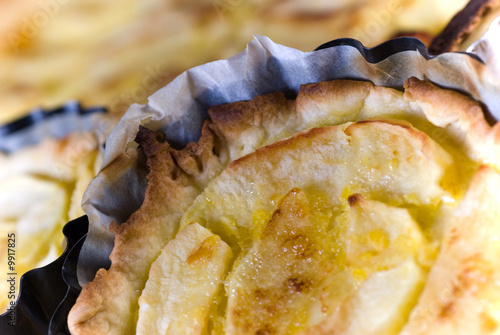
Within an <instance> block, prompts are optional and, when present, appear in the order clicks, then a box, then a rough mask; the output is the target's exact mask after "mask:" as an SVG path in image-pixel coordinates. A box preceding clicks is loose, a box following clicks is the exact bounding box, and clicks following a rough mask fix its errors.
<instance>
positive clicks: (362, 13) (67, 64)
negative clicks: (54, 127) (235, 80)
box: [0, 0, 466, 122]
mask: <svg viewBox="0 0 500 335" xmlns="http://www.w3.org/2000/svg"><path fill="white" fill-rule="evenodd" d="M465 3H466V0H454V1H452V0H446V1H432V0H417V1H413V0H412V1H410V0H391V1H389V2H387V1H383V0H357V1H346V0H343V1H335V2H329V1H312V2H311V1H309V2H307V3H306V2H303V1H296V0H287V1H273V0H236V1H231V0H215V1H212V0H210V1H208V0H206V1H177V0H173V1H160V2H158V1H153V0H147V1H138V0H127V1H125V2H124V1H116V0H115V1H106V2H102V1H96V0H90V1H82V0H80V1H78V0H77V1H56V0H44V1H33V0H23V1H13V0H10V1H2V2H1V3H0V13H3V14H2V20H0V60H1V61H2V64H3V68H4V69H5V70H4V71H2V72H1V73H0V97H1V99H0V122H7V121H10V120H12V119H15V118H16V117H18V116H19V115H20V113H23V112H24V111H26V110H30V109H31V108H33V107H35V106H41V107H47V108H48V107H53V106H56V105H59V104H61V103H64V102H65V101H67V100H69V99H76V100H79V101H81V102H82V103H83V104H85V105H104V106H107V107H109V109H110V111H111V112H113V113H114V112H116V113H118V114H121V113H123V112H125V110H126V109H127V108H128V106H130V105H131V104H132V103H134V102H138V103H145V102H146V100H147V97H148V96H150V95H151V94H152V93H153V92H155V91H156V90H158V89H160V88H161V87H163V86H165V84H167V83H168V82H170V81H171V80H172V79H173V78H175V76H177V75H178V74H180V73H181V72H183V71H185V70H187V69H189V68H191V67H193V66H196V65H199V64H203V63H206V62H209V61H212V60H217V59H224V58H227V57H230V56H232V55H234V54H236V53H237V52H239V51H241V50H243V49H244V48H245V45H246V43H247V42H248V41H249V40H251V39H252V35H254V34H259V35H265V36H269V37H270V38H271V39H273V40H274V41H276V42H277V43H281V44H284V45H288V46H291V47H294V48H297V49H299V50H303V51H309V50H313V49H314V48H316V47H317V46H319V45H321V44H323V43H324V42H327V41H329V40H332V39H335V38H340V37H351V38H355V39H358V40H360V41H361V42H362V43H364V44H365V45H367V46H374V45H376V44H378V43H381V42H383V41H385V40H387V39H389V38H391V37H393V36H395V35H396V34H398V33H400V32H408V31H411V32H415V31H417V32H420V33H423V34H428V35H431V36H434V35H435V34H437V33H439V32H440V31H441V30H442V29H443V27H444V26H445V25H446V24H447V22H448V21H449V20H450V18H451V17H452V16H453V15H454V14H455V13H457V12H458V11H459V10H460V9H461V8H462V7H463V6H464V5H465ZM118 9H119V10H118Z"/></svg>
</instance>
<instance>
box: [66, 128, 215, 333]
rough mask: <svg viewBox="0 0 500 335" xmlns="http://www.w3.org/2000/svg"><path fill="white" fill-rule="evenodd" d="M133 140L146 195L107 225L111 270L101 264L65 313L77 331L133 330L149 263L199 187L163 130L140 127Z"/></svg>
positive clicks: (172, 232) (207, 149) (195, 152)
mask: <svg viewBox="0 0 500 335" xmlns="http://www.w3.org/2000/svg"><path fill="white" fill-rule="evenodd" d="M205 133H206V134H207V132H205ZM206 136H208V137H209V138H210V137H211V136H210V135H206ZM137 142H138V143H140V144H141V145H142V146H143V148H144V153H145V154H146V156H147V158H148V166H149V167H150V169H151V171H150V173H149V175H148V180H149V184H148V187H147V189H146V195H145V201H144V203H143V205H142V206H141V208H140V209H139V210H138V211H136V212H135V213H134V214H133V215H132V216H131V217H130V219H129V220H128V221H127V222H125V223H123V224H122V225H120V226H118V225H116V224H112V225H111V226H110V229H111V230H112V231H113V233H114V234H115V247H114V249H113V252H112V253H111V255H110V259H111V262H112V264H111V267H110V269H109V270H104V269H101V270H99V271H98V272H97V274H96V278H95V279H94V281H93V282H92V283H89V284H88V285H86V286H85V287H84V288H83V290H82V292H81V294H80V297H79V299H78V304H76V305H75V307H74V308H73V309H72V311H71V313H70V314H69V317H68V326H69V328H70V330H71V332H72V333H75V334H98V333H109V334H127V333H133V332H134V329H135V324H136V321H137V310H138V303H137V299H138V298H139V294H140V292H141V291H142V289H143V288H144V285H145V283H146V279H147V274H148V271H149V268H150V266H151V263H152V262H153V260H154V259H155V258H156V257H157V256H158V253H159V251H160V250H161V248H162V247H163V246H164V245H165V243H166V242H167V241H169V240H170V239H172V238H173V237H174V235H175V233H176V232H177V227H178V224H177V221H178V219H179V218H180V216H181V215H182V213H183V212H184V210H185V209H186V208H187V206H189V205H190V204H191V202H192V201H193V200H194V198H195V197H196V196H197V195H198V193H199V190H198V189H197V187H196V185H195V182H194V181H193V180H192V179H191V178H190V176H189V175H188V174H187V173H186V172H184V171H183V170H182V169H181V167H180V166H179V165H178V164H176V161H175V160H174V154H173V152H174V150H173V149H171V148H170V146H169V145H168V143H167V142H166V141H165V140H164V139H163V138H162V137H161V134H155V133H153V132H152V131H149V130H147V129H146V128H141V130H140V131H139V133H138V135H137ZM202 143H203V141H202ZM197 149H199V150H197ZM188 150H190V152H192V153H193V154H192V156H191V158H192V159H193V160H195V159H197V155H200V156H204V155H203V153H204V152H211V150H212V147H211V146H210V143H207V145H206V146H205V147H201V146H198V148H196V149H194V150H192V147H189V149H188ZM182 156H183V159H182V160H180V162H181V163H180V165H181V166H182V165H188V166H189V164H183V162H185V161H188V160H187V158H186V157H185V156H184V155H182ZM207 161H209V160H207ZM188 163H189V162H188ZM158 199H161V200H160V201H158Z"/></svg>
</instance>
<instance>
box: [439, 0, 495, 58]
mask: <svg viewBox="0 0 500 335" xmlns="http://www.w3.org/2000/svg"><path fill="white" fill-rule="evenodd" d="M499 6H500V1H499V0H471V1H470V2H469V3H468V4H467V5H466V6H465V7H464V8H463V9H462V10H461V11H460V12H458V13H457V14H456V15H455V16H454V17H453V18H452V19H451V21H450V22H449V23H448V25H447V26H446V27H445V28H444V29H443V31H442V32H441V33H440V34H439V35H437V36H436V37H435V38H434V39H433V40H432V42H431V44H430V46H429V53H430V54H432V55H439V54H441V53H444V52H450V51H457V50H458V47H459V45H460V43H462V42H463V41H464V40H465V39H466V38H467V37H468V36H469V35H470V33H471V32H472V31H473V30H474V29H475V28H476V27H477V26H478V25H479V24H480V23H481V19H482V18H483V17H484V16H485V15H486V14H487V13H488V12H489V11H490V10H492V9H494V8H497V7H499Z"/></svg>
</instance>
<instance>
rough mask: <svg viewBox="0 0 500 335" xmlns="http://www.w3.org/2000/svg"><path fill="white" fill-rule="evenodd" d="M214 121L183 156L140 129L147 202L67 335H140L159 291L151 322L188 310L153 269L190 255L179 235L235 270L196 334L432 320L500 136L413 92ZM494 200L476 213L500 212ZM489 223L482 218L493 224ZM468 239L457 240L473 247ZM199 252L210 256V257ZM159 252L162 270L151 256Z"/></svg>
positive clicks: (291, 104) (264, 104) (120, 236)
mask: <svg viewBox="0 0 500 335" xmlns="http://www.w3.org/2000/svg"><path fill="white" fill-rule="evenodd" d="M209 116H210V120H209V121H207V122H206V123H205V125H204V127H203V131H202V137H201V139H200V141H199V142H198V143H191V144H189V145H188V146H187V147H186V148H185V149H183V150H180V151H178V150H174V149H172V148H170V147H169V145H168V143H166V142H165V141H163V140H162V138H161V136H160V135H158V134H155V133H154V132H152V131H150V130H147V129H145V128H142V129H140V131H139V133H138V136H137V141H138V142H139V143H140V144H141V146H142V148H143V151H144V153H145V154H146V157H147V161H148V167H149V168H150V173H149V176H148V187H147V191H146V195H145V200H144V203H143V205H142V206H141V208H140V209H139V210H138V211H137V212H135V213H134V214H133V215H132V217H131V218H130V219H129V220H128V221H127V222H126V223H124V224H122V225H120V226H117V225H114V224H113V225H112V226H111V229H112V230H113V232H114V233H115V236H116V237H115V239H116V240H115V248H114V249H113V252H112V254H111V256H110V259H111V261H112V265H111V268H110V269H109V270H104V269H101V270H99V272H98V273H97V275H96V278H95V279H94V281H93V282H91V283H89V284H87V285H86V286H85V287H84V289H83V291H82V293H81V295H80V297H79V298H78V300H77V302H76V304H75V306H74V307H73V309H72V311H71V312H70V316H69V320H68V323H69V327H70V330H71V332H72V333H73V334H87V333H88V334H90V333H92V334H99V333H110V334H132V333H134V332H135V331H136V322H137V319H141V310H140V308H139V304H141V308H143V310H147V306H148V305H151V303H154V304H157V303H158V304H161V302H158V301H155V300H154V299H153V297H154V296H155V291H154V290H157V291H156V292H157V294H158V295H159V296H162V297H164V304H165V305H160V306H162V307H159V308H160V309H163V310H165V311H167V310H169V308H168V306H174V305H176V304H177V305H179V306H191V305H192V303H193V301H192V299H194V298H193V297H194V296H196V295H195V294H194V293H193V295H190V294H189V293H186V294H185V295H179V294H176V293H175V291H172V294H173V295H172V296H175V297H176V298H175V299H176V300H175V301H171V300H169V299H170V298H169V296H170V295H169V291H168V290H169V288H166V287H163V286H161V285H158V283H159V282H161V281H162V280H163V279H162V272H159V270H158V269H160V268H161V267H163V266H167V268H164V269H170V265H168V264H173V263H172V262H173V261H172V257H174V256H172V255H173V254H172V250H174V249H176V248H179V243H180V245H181V246H182V247H184V248H186V250H194V249H196V247H189V248H188V247H187V245H186V244H185V243H187V242H182V241H188V240H189V241H192V240H191V239H189V238H187V237H186V236H197V235H196V234H198V233H195V232H189V230H192V229H193V227H197V226H198V225H199V226H201V227H205V228H206V229H208V230H209V231H210V234H213V235H211V236H218V237H220V239H221V240H222V241H224V242H225V243H227V244H228V245H229V246H230V247H231V249H232V255H233V256H232V258H231V260H230V261H229V262H228V263H227V264H228V270H226V272H225V275H223V276H222V277H221V278H223V281H224V283H225V286H224V289H223V290H220V291H219V293H218V294H217V299H216V300H215V301H214V304H213V305H211V306H208V305H207V304H204V305H203V306H200V308H201V309H200V311H203V312H200V313H194V314H193V315H196V327H194V328H190V329H191V330H190V331H192V332H193V333H199V331H200V330H205V331H208V332H212V333H214V334H219V333H227V334H262V333H269V334H283V333H303V334H330V333H332V332H333V333H341V334H359V333H370V332H371V333H385V334H392V333H398V332H399V331H400V330H402V329H403V330H405V331H409V333H410V334H412V333H413V332H415V331H416V330H414V329H411V330H408V329H407V328H405V327H407V326H408V324H407V322H408V320H410V322H411V320H413V318H415V317H416V316H415V315H417V314H415V313H417V312H415V311H416V310H418V309H420V308H424V309H425V308H427V307H428V303H427V302H426V300H425V299H427V298H425V297H426V296H427V295H428V294H431V298H430V299H431V300H432V299H433V298H432V290H433V289H432V287H433V285H437V286H436V287H439V285H441V283H440V280H441V277H439V274H440V273H441V272H440V271H445V272H446V271H448V270H447V268H446V266H442V263H443V262H445V261H446V259H447V258H446V257H451V256H446V250H447V245H448V244H449V243H448V242H447V241H448V240H449V239H450V238H451V237H450V236H451V234H452V233H451V231H453V229H452V227H454V226H456V222H457V219H456V218H461V219H460V220H466V218H467V215H464V214H460V213H463V211H472V212H471V214H470V215H476V214H477V218H478V220H482V219H481V215H480V213H476V212H474V211H473V210H472V209H473V208H474V206H475V205H476V204H477V202H478V201H480V200H477V199H476V200H469V199H470V198H471V197H473V198H475V197H476V196H478V195H479V193H480V190H482V189H483V188H484V187H485V186H484V183H483V184H481V182H480V181H481V180H486V179H488V178H490V177H484V176H486V175H490V174H495V173H496V172H495V171H494V170H495V169H498V168H499V166H500V165H499V163H498V162H499V160H498V154H497V152H498V150H497V149H495V148H496V147H497V146H498V135H496V133H497V132H498V131H497V129H496V128H493V127H491V126H490V125H489V124H488V123H487V122H486V120H485V117H484V113H483V110H482V108H481V105H480V104H479V103H477V102H475V101H473V100H471V99H469V98H467V97H465V96H463V95H461V94H459V93H457V92H454V91H451V90H446V89H442V88H439V87H437V86H435V85H433V84H431V83H429V82H427V81H422V80H419V79H416V78H410V79H408V81H407V82H406V84H405V89H404V92H400V91H397V90H394V89H391V88H384V87H377V86H374V85H373V84H371V83H369V82H363V81H353V80H335V81H331V82H321V83H313V84H307V85H303V86H302V87H301V89H300V92H299V93H298V95H297V98H296V99H295V100H287V99H285V97H284V96H283V94H281V93H271V94H268V95H264V96H259V97H256V98H255V99H253V100H251V101H247V102H238V103H233V104H227V105H221V106H216V107H213V108H212V109H210V110H209ZM485 165H489V167H485ZM479 166H483V167H481V168H479ZM485 171H489V172H488V173H486V172H485ZM473 176H474V177H473ZM481 176H483V177H481ZM471 180H472V181H471ZM478 180H479V181H478ZM477 185H479V186H477ZM481 185H483V186H481ZM476 187H477V191H476ZM493 190H494V187H493V186H491V187H490V188H489V189H488V192H493ZM471 194H472V195H471ZM464 196H465V198H464ZM497 198H498V197H495V196H493V197H492V198H491V199H492V200H491V202H487V203H486V205H487V206H494V205H495V204H497V205H498V202H497V200H496V199H497ZM462 199H464V200H463V201H462ZM457 206H458V207H457ZM455 208H458V209H457V211H456V212H455ZM463 208H469V209H470V210H468V209H465V210H464V209H463ZM488 208H489V207H488ZM492 213H493V214H492V216H491V217H490V216H488V219H489V218H495V219H496V220H498V216H497V214H494V213H496V212H492ZM488 215H489V214H488ZM462 216H463V218H462ZM370 218H371V219H370ZM492 220H493V219H492ZM477 222H479V221H477ZM460 227H461V226H460ZM186 229H188V231H186ZM178 231H179V233H178V234H177V232H178ZM197 231H198V232H200V234H202V236H208V235H210V234H208V235H207V233H201V231H200V230H197ZM193 234H194V235H193ZM453 234H455V233H453ZM176 236H177V237H176ZM467 236H468V234H466V233H463V234H460V236H459V238H462V239H463V240H464V242H463V243H468V242H467V240H466V238H467ZM204 239H205V238H200V240H199V241H198V242H196V243H201V241H202V240H204ZM207 243H208V242H207ZM174 245H178V247H174ZM209 245H212V244H211V243H209ZM440 246H443V247H442V248H441V253H440V254H439V255H437V250H438V249H439V248H440ZM190 248H191V249H190ZM200 248H201V249H200V250H207V251H203V254H204V255H206V254H207V253H208V254H210V252H211V251H210V250H215V249H211V247H203V248H202V247H200ZM471 248H472V249H474V248H475V249H474V250H476V249H477V246H476V245H473V244H471ZM492 248H493V247H492ZM162 249H163V250H164V253H165V255H166V256H162V257H158V255H160V254H161V250H162ZM167 250H170V251H167ZM179 250H180V249H179ZM492 250H493V249H492ZM450 252H451V253H456V250H455V249H452V251H450ZM443 255H444V256H443ZM169 259H170V260H169ZM174 259H175V257H174ZM209 259H210V257H209ZM443 259H444V260H443ZM487 261H488V262H490V261H492V260H490V259H488V260H487ZM223 263H224V262H223ZM161 264H167V265H161ZM175 264H179V266H180V269H184V268H185V270H175V271H174V270H164V271H163V276H167V277H165V278H166V279H168V280H169V282H172V281H174V282H176V281H177V282H178V283H179V287H188V285H189V283H190V282H196V280H195V279H193V278H189V279H185V278H183V277H182V276H180V275H179V273H185V272H184V271H191V270H189V269H190V267H189V264H188V262H187V260H185V261H179V260H178V259H175ZM207 264H214V263H211V262H207ZM219 266H223V265H219ZM492 266H493V263H491V264H490V263H488V264H487V269H492V268H493V267H492ZM223 267H224V266H223ZM150 268H151V271H152V272H151V273H148V272H149V271H150V270H149V269H150ZM155 269H156V270H155ZM435 269H437V270H435ZM454 270H457V269H456V268H455V269H454ZM193 271H194V270H193ZM436 271H438V275H437V276H438V278H437V279H435V280H434V279H433V282H430V281H429V280H428V278H433V273H434V272H436ZM481 271H482V270H481ZM485 271H486V270H485ZM488 271H490V270H488ZM491 271H493V270H491ZM429 272H430V275H429V276H430V277H428V274H429ZM493 272H494V271H493ZM169 276H172V277H169ZM148 278H149V279H148ZM217 278H219V277H217ZM166 279H165V280H166ZM148 280H152V282H151V283H149V284H148ZM217 280H218V279H217ZM221 280H222V279H221ZM145 286H149V287H150V289H148V291H147V293H145V295H144V297H142V298H140V296H141V291H142V290H143V289H144V287H145ZM381 287H382V288H384V289H381ZM386 287H391V288H392V290H389V291H388V290H387V289H385V288H386ZM175 289H177V287H176V288H175ZM175 289H174V288H172V290H175ZM151 290H153V291H151ZM165 290H166V291H165ZM488 290H491V292H496V290H497V288H496V287H493V286H492V287H491V288H488ZM211 292H216V291H211ZM420 292H423V294H422V296H421V297H423V298H421V300H420V301H419V302H418V303H417V298H418V296H419V295H420ZM426 292H430V293H426ZM488 292H490V291H488ZM210 294H215V293H210ZM499 294H500V293H499ZM152 299H153V300H152ZM141 301H142V302H141ZM474 302H475V303H476V304H478V306H481V303H482V302H481V301H480V300H478V299H475V300H474ZM464 303H465V302H464ZM142 306H143V307H142ZM163 306H166V307H163ZM374 306H385V308H375V309H374ZM457 306H458V305H457ZM207 310H209V311H210V312H209V313H208V314H207ZM381 311H386V313H385V314H380V313H381ZM482 311H484V308H483V309H481V308H479V309H477V311H476V312H477V313H479V312H481V313H482ZM143 313H147V312H143ZM146 315H147V314H144V318H146V320H147V319H148V317H149V318H150V317H151V315H149V316H148V317H146ZM153 315H155V314H154V312H153ZM158 318H159V319H161V320H163V321H161V322H160V321H159V322H160V323H161V325H159V328H158V329H168V330H169V331H170V332H173V331H174V328H175V327H174V326H173V323H171V322H172V321H169V320H172V317H171V316H169V315H158ZM361 320H363V322H361ZM450 320H455V321H456V320H459V319H457V318H455V319H452V318H450ZM468 320H471V322H472V325H471V326H470V327H471V329H484V327H483V326H482V325H480V324H479V323H478V322H479V321H481V322H483V324H485V325H486V327H489V329H496V323H495V322H500V320H496V316H495V315H493V314H488V315H487V316H484V317H483V316H481V317H475V316H471V317H470V318H469V319H468ZM478 320H479V321H478ZM485 320H486V321H487V322H486V321H485ZM431 321H432V320H431ZM455 321H450V322H455ZM485 322H486V323H485ZM142 324H143V325H144V323H142ZM405 325H406V326H405ZM434 325H435V323H432V325H430V326H429V327H431V326H432V327H434ZM169 327H170V328H169ZM435 327H437V326H435ZM474 327H475V328H474ZM478 327H483V328H478ZM141 329H142V328H141ZM435 329H438V328H435ZM443 329H444V328H443ZM175 330H176V331H177V332H179V331H180V332H181V333H182V332H183V331H184V329H182V330H179V329H175ZM137 331H139V329H137ZM185 331H187V328H186V329H185Z"/></svg>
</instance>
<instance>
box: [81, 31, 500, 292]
mask: <svg viewBox="0 0 500 335" xmlns="http://www.w3.org/2000/svg"><path fill="white" fill-rule="evenodd" d="M356 43H357V42H356V41H353V40H350V43H349V41H348V40H343V41H342V42H340V43H337V44H340V45H337V46H334V47H330V48H326V49H321V50H318V51H313V52H302V51H299V50H296V49H292V48H289V47H286V46H282V45H278V44H275V43H273V42H272V41H271V40H270V39H269V38H267V37H262V36H256V37H255V38H254V40H252V41H251V42H250V43H249V44H248V46H247V48H246V49H245V50H244V51H243V52H241V53H239V54H237V55H236V56H234V57H232V58H230V59H228V60H222V61H216V62H212V63H208V64H204V65H201V66H198V67H195V68H193V69H190V70H188V71H186V72H184V73H183V74H181V75H180V76H179V77H177V78H176V79H175V80H174V81H173V82H171V83H170V84H169V85H167V86H166V87H164V88H162V89H160V90H159V91H157V92H156V93H154V94H153V95H152V96H151V97H150V98H149V103H148V104H147V105H137V104H135V105H132V106H131V107H130V108H129V110H128V111H127V113H126V114H125V115H124V117H123V118H122V120H121V121H120V122H119V124H118V125H117V126H116V127H115V129H114V130H113V132H112V133H111V135H110V136H109V138H108V140H107V144H106V150H105V157H104V163H103V168H102V170H101V172H100V173H99V175H98V176H97V177H96V179H94V180H93V181H92V182H91V184H90V186H89V187H88V189H87V191H86V193H85V196H84V204H83V206H84V210H85V212H86V213H87V215H88V217H89V221H90V228H89V233H88V237H87V240H86V241H85V244H84V246H83V248H82V252H81V254H80V258H79V261H78V277H79V281H80V283H81V284H84V283H86V282H87V281H89V280H91V279H92V278H93V276H94V275H95V272H96V271H97V269H98V268H100V267H107V266H109V258H108V256H109V253H110V251H111V249H112V246H113V234H112V233H110V231H109V230H108V226H109V224H110V222H111V221H112V220H113V221H115V222H117V223H122V222H124V221H125V220H126V219H127V218H128V217H129V215H130V214H131V213H132V212H133V211H135V210H136V209H137V208H138V207H139V206H140V204H141V202H142V200H143V193H144V189H145V185H146V181H145V174H146V171H145V168H144V162H143V158H142V157H141V154H140V152H139V151H137V150H136V149H134V148H131V146H130V143H131V142H132V141H133V139H134V138H135V135H136V133H137V130H138V127H139V125H141V124H143V125H146V126H147V127H149V128H152V129H155V130H156V129H160V128H161V129H163V130H164V131H165V133H166V135H167V138H168V139H169V141H170V142H171V143H174V144H175V145H178V146H183V145H185V144H186V143H188V142H189V141H196V140H197V139H198V137H199V135H200V129H201V125H202V122H203V120H204V119H205V118H206V117H207V112H206V111H207V109H208V108H209V107H211V106H213V105H218V104H222V103H228V102H234V101H239V100H249V99H252V98H253V97H254V96H256V95H259V94H264V93H269V92H272V91H276V90H280V91H283V92H285V94H288V95H289V96H290V97H293V96H294V95H295V94H296V92H297V91H298V90H299V86H300V85H301V84H305V83H311V82H318V81H322V80H330V79H336V78H352V79H364V80H370V81H372V82H373V83H374V84H376V85H383V86H389V87H395V88H401V87H402V86H403V83H404V81H405V80H406V79H407V78H408V77H411V76H415V77H418V78H421V79H422V78H426V79H429V80H431V81H432V82H434V83H436V84H438V85H441V86H444V87H449V88H453V89H457V90H460V91H463V92H466V93H467V94H469V95H470V96H472V97H473V98H475V99H477V100H479V101H482V102H483V103H484V105H485V106H486V107H487V108H488V110H489V112H490V113H491V114H493V115H494V116H495V118H497V119H498V118H499V117H500V85H498V79H497V78H495V77H494V76H493V74H492V73H490V72H489V71H488V69H487V68H486V67H485V66H484V65H483V64H482V63H481V62H480V61H478V60H477V59H475V58H474V57H471V56H470V55H467V54H459V53H449V54H442V55H439V56H437V57H434V58H429V57H427V55H426V49H425V47H424V46H423V44H421V43H419V42H418V40H414V39H411V40H409V39H408V38H403V39H398V40H393V41H389V43H385V44H383V45H381V46H379V47H377V48H374V49H364V48H363V47H362V46H360V45H359V46H358V47H356ZM358 44H359V43H358ZM387 49H390V50H387ZM398 49H399V50H398ZM401 50H406V51H401ZM419 50H420V51H419ZM422 50H424V52H422ZM367 59H368V60H367Z"/></svg>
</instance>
